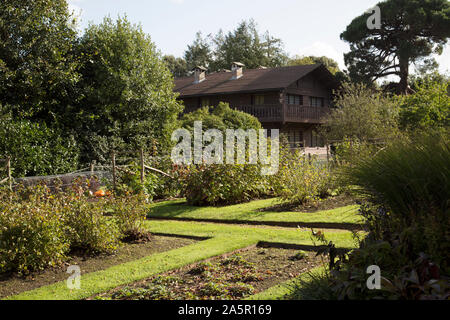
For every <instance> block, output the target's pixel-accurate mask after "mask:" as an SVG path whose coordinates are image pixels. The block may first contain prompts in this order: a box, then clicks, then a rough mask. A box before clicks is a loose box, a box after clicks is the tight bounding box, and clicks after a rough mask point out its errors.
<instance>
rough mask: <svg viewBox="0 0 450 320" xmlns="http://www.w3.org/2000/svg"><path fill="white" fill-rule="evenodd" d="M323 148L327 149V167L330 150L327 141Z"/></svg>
mask: <svg viewBox="0 0 450 320" xmlns="http://www.w3.org/2000/svg"><path fill="white" fill-rule="evenodd" d="M325 147H326V148H327V165H328V163H329V162H330V149H329V148H330V146H329V144H328V141H327V143H326V145H325Z"/></svg>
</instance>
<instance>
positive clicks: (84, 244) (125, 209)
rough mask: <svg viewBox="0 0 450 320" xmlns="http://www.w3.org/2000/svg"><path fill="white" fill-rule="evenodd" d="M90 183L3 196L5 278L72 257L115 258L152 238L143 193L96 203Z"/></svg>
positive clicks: (0, 258) (0, 260)
mask: <svg viewBox="0 0 450 320" xmlns="http://www.w3.org/2000/svg"><path fill="white" fill-rule="evenodd" d="M89 185H90V182H89V181H77V182H75V183H74V184H73V186H72V187H71V188H70V189H66V190H64V191H63V190H61V189H60V188H59V187H58V186H56V187H52V189H50V188H49V187H48V186H45V185H38V186H34V187H17V189H16V190H15V191H14V192H9V191H8V190H2V191H1V192H0V273H5V272H17V273H19V274H27V273H30V272H34V271H39V270H43V269H45V268H47V267H56V266H58V265H60V264H61V263H63V262H64V261H65V260H67V258H68V257H69V255H71V254H100V253H105V254H111V253H114V252H115V251H116V250H117V249H118V247H119V246H120V245H121V243H122V242H124V241H136V240H141V239H148V234H147V232H146V231H145V229H144V227H143V223H144V221H145V219H146V215H147V212H148V204H147V202H146V198H145V196H144V195H142V194H132V193H126V194H123V195H121V196H114V195H109V196H108V197H104V198H96V197H93V196H92V192H90V191H89Z"/></svg>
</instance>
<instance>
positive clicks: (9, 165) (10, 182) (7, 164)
mask: <svg viewBox="0 0 450 320" xmlns="http://www.w3.org/2000/svg"><path fill="white" fill-rule="evenodd" d="M6 170H7V171H8V181H9V191H11V192H12V177H11V157H10V156H8V157H7V158H6Z"/></svg>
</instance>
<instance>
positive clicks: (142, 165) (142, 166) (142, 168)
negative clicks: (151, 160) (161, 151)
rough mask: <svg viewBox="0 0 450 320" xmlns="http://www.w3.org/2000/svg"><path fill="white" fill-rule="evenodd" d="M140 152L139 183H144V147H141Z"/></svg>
mask: <svg viewBox="0 0 450 320" xmlns="http://www.w3.org/2000/svg"><path fill="white" fill-rule="evenodd" d="M140 151H141V152H140V153H141V154H140V156H141V184H144V180H145V163H144V149H143V148H141V150H140Z"/></svg>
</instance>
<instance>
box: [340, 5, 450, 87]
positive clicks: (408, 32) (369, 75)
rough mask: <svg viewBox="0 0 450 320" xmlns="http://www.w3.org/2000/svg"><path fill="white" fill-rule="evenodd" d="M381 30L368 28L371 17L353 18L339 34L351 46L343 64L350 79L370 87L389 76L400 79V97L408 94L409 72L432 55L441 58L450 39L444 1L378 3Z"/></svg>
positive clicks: (448, 15) (449, 20)
mask: <svg viewBox="0 0 450 320" xmlns="http://www.w3.org/2000/svg"><path fill="white" fill-rule="evenodd" d="M378 7H379V8H380V11H381V30H379V29H376V28H375V29H372V30H371V29H369V28H367V20H368V19H369V17H370V16H371V15H372V13H365V14H362V15H360V16H359V17H357V18H355V19H354V20H353V21H352V22H351V23H350V24H349V25H348V26H347V28H346V30H345V31H344V32H343V33H342V34H341V39H342V40H345V41H346V42H348V43H349V44H350V52H349V53H347V54H345V56H344V58H345V63H346V65H347V67H348V70H349V73H350V77H351V78H352V79H353V80H356V81H363V82H365V83H371V82H372V81H374V80H376V79H379V78H383V77H385V76H388V75H397V76H399V77H400V85H399V90H398V92H399V93H407V91H408V75H409V73H408V69H409V66H410V64H411V63H415V62H419V61H421V60H424V59H425V58H427V57H429V56H430V55H431V54H432V53H437V54H441V53H442V50H443V48H444V46H445V44H446V42H447V39H448V37H449V36H450V10H449V8H450V5H449V2H448V1H446V0H433V1H430V0H426V1H423V0H387V1H383V2H380V3H378Z"/></svg>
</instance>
